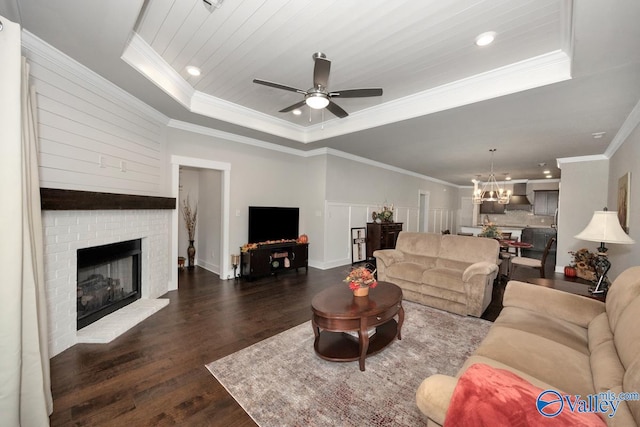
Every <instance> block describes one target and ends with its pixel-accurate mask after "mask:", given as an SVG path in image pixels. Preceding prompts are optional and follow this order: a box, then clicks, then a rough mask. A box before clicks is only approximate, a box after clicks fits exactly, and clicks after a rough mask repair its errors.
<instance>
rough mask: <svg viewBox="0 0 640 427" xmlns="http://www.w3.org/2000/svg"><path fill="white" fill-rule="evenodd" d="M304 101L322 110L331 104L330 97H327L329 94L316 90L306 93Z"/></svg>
mask: <svg viewBox="0 0 640 427" xmlns="http://www.w3.org/2000/svg"><path fill="white" fill-rule="evenodd" d="M304 102H306V104H307V105H308V106H309V107H311V108H313V109H315V110H322V109H323V108H325V107H326V106H327V105H329V98H327V95H325V94H324V93H322V92H315V93H310V94H308V95H306V96H305V98H304Z"/></svg>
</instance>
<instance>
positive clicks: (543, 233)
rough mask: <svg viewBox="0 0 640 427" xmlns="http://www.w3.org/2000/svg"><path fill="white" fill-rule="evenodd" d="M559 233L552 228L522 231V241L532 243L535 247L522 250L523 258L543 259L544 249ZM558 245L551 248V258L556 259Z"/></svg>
mask: <svg viewBox="0 0 640 427" xmlns="http://www.w3.org/2000/svg"><path fill="white" fill-rule="evenodd" d="M556 235H557V231H556V229H555V228H551V227H541V228H529V227H527V228H525V229H524V230H522V241H523V242H525V243H531V244H532V245H533V247H532V248H531V249H522V251H521V252H522V256H523V257H527V258H535V259H541V258H542V253H543V252H544V248H545V246H546V245H547V242H548V241H549V239H550V238H552V237H556ZM555 253H556V243H554V244H553V245H552V246H551V249H550V251H549V257H551V258H552V259H554V258H555Z"/></svg>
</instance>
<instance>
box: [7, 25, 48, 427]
mask: <svg viewBox="0 0 640 427" xmlns="http://www.w3.org/2000/svg"><path fill="white" fill-rule="evenodd" d="M0 22H2V30H1V31H0V150H1V151H0V182H1V183H2V186H1V187H2V190H1V191H2V199H1V203H2V205H1V207H0V209H1V212H2V220H1V221H0V227H1V228H0V231H1V233H0V236H2V239H1V242H2V243H0V259H1V260H2V261H3V268H2V270H0V271H2V276H0V277H3V280H2V281H1V282H0V417H1V419H2V421H1V423H2V425H3V426H23V427H30V426H44V425H48V424H49V414H51V412H52V410H53V402H52V398H51V385H50V376H49V353H48V348H47V321H46V304H45V299H44V268H43V244H42V218H41V212H40V193H39V191H40V190H39V178H38V165H37V119H36V115H35V93H34V92H32V91H31V90H30V89H29V72H28V65H27V63H26V60H24V59H23V58H21V56H20V27H19V25H17V24H15V23H12V22H10V21H8V20H7V19H6V18H4V17H2V16H0Z"/></svg>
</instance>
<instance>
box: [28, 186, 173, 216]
mask: <svg viewBox="0 0 640 427" xmlns="http://www.w3.org/2000/svg"><path fill="white" fill-rule="evenodd" d="M40 206H41V208H42V210H51V211H72V210H73V211H80V210H122V209H175V208H176V199H175V198H174V197H156V196H136V195H133V194H116V193H99V192H93V191H79V190H62V189H58V188H40Z"/></svg>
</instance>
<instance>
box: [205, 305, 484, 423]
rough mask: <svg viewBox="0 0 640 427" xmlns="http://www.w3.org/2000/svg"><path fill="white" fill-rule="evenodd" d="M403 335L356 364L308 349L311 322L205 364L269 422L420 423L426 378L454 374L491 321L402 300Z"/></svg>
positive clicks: (244, 405)
mask: <svg viewBox="0 0 640 427" xmlns="http://www.w3.org/2000/svg"><path fill="white" fill-rule="evenodd" d="M403 305H404V308H405V322H404V325H403V327H402V340H396V341H395V342H393V343H391V344H390V345H389V346H388V347H387V348H385V349H384V350H382V351H381V352H380V353H378V354H376V355H374V356H370V357H368V358H367V359H366V365H365V368H366V370H365V371H364V372H361V371H360V370H359V368H358V362H357V361H356V362H343V363H337V362H328V361H325V360H323V359H321V358H320V357H318V356H317V355H316V354H315V352H314V350H313V341H314V335H313V330H312V328H311V321H309V322H306V323H303V324H301V325H298V326H296V327H294V328H291V329H289V330H287V331H285V332H282V333H281V334H278V335H276V336H273V337H271V338H268V339H266V340H264V341H261V342H259V343H257V344H254V345H252V346H251V347H247V348H245V349H243V350H240V351H238V352H236V353H234V354H231V355H229V356H227V357H224V358H222V359H219V360H216V361H214V362H211V363H209V364H208V365H206V367H207V369H209V371H210V372H211V373H212V374H213V375H214V376H215V377H216V378H217V379H218V381H219V382H220V383H221V384H222V385H223V386H224V387H225V388H226V389H227V390H228V391H229V393H230V394H231V395H232V396H233V397H234V399H235V400H236V401H237V402H238V403H239V404H240V405H241V406H242V408H243V409H244V410H245V411H246V412H247V413H248V414H249V416H250V417H251V418H252V419H253V420H254V421H255V422H256V423H257V424H258V425H259V426H261V427H271V426H274V427H275V426H278V427H282V426H333V425H340V426H358V427H360V426H411V427H416V426H421V425H426V419H425V417H424V415H422V413H421V412H420V411H419V410H418V408H417V406H416V403H415V400H416V399H415V395H416V389H417V388H418V386H419V385H420V383H421V382H422V380H423V379H425V378H426V377H428V376H430V375H433V374H436V373H441V374H447V375H454V374H455V373H456V372H457V371H458V369H459V368H460V367H461V366H462V364H463V363H464V361H465V360H466V359H467V357H468V356H469V355H470V354H471V353H472V352H473V351H474V350H475V349H476V348H477V347H478V345H479V344H480V341H481V340H482V339H483V338H484V337H485V335H486V334H487V332H488V331H489V327H490V326H491V322H489V321H486V320H483V319H477V318H473V317H463V316H458V315H455V314H451V313H447V312H444V311H441V310H437V309H434V308H430V307H426V306H423V305H420V304H415V303H411V302H407V301H405V302H403Z"/></svg>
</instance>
